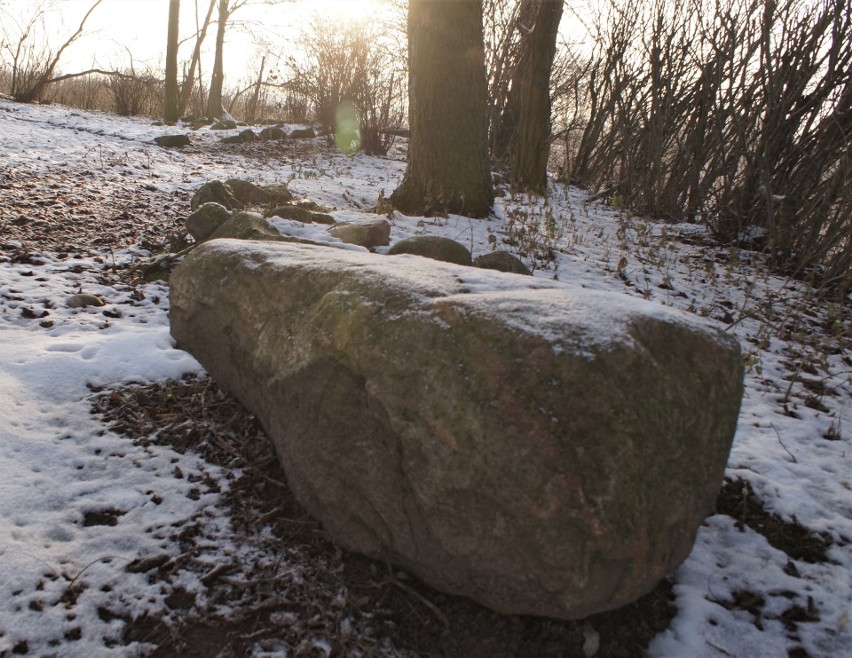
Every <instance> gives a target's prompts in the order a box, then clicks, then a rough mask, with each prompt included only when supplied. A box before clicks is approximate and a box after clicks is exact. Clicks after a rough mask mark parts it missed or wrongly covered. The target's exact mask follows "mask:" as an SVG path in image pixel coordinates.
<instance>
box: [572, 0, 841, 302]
mask: <svg viewBox="0 0 852 658" xmlns="http://www.w3.org/2000/svg"><path fill="white" fill-rule="evenodd" d="M588 27H589V28H590V33H591V35H592V42H593V48H592V50H591V54H588V55H586V56H583V57H580V56H578V57H576V58H575V59H574V68H573V75H568V76H564V77H563V84H562V88H561V89H559V90H558V99H559V107H560V118H561V119H562V120H563V128H564V130H563V132H562V133H561V136H562V139H563V145H564V152H565V162H564V173H565V175H566V177H567V178H568V179H570V180H571V181H572V182H574V183H577V184H579V185H581V186H584V187H589V188H594V189H598V190H602V191H606V193H607V194H608V195H609V196H610V198H611V199H613V200H615V201H616V202H617V203H618V204H620V205H622V207H624V208H626V209H629V210H631V211H632V212H635V213H637V214H641V215H646V216H651V217H664V218H669V219H671V220H690V221H700V222H705V223H707V224H708V225H709V226H710V227H712V229H713V230H714V231H715V232H716V234H717V235H718V236H719V237H720V238H722V239H725V240H732V241H733V240H743V239H751V240H752V241H757V240H760V241H762V243H763V246H765V247H766V248H767V250H768V251H769V253H771V254H772V258H773V260H774V262H775V265H776V266H778V267H779V268H781V269H784V270H787V271H789V272H791V273H796V274H812V275H818V276H819V281H820V283H821V284H826V285H830V286H831V287H832V288H833V289H837V288H839V289H840V290H841V291H842V292H844V293H845V292H848V290H849V288H850V284H852V245H850V230H852V160H850V141H852V5H850V3H849V1H848V0H778V1H776V0H706V1H705V0H690V1H689V2H683V3H669V2H665V1H663V0H634V2H631V3H621V2H618V1H617V0H609V4H608V6H607V8H606V9H605V11H604V12H603V13H602V14H599V15H598V16H597V18H596V19H595V20H594V22H593V23H592V24H591V25H589V26H588ZM587 52H588V51H587Z"/></svg>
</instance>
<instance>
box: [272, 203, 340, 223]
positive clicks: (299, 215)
mask: <svg viewBox="0 0 852 658" xmlns="http://www.w3.org/2000/svg"><path fill="white" fill-rule="evenodd" d="M264 216H266V217H280V218H281V219H292V220H293V221H296V222H303V223H305V224H310V223H311V211H310V210H305V209H304V208H299V207H298V206H279V207H277V208H272V209H270V210H267V211H266V212H265V213H264ZM332 223H333V222H332Z"/></svg>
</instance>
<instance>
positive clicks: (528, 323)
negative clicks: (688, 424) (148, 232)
mask: <svg viewBox="0 0 852 658" xmlns="http://www.w3.org/2000/svg"><path fill="white" fill-rule="evenodd" d="M214 249H215V250H217V251H221V252H228V253H230V254H232V255H238V256H239V257H241V258H243V260H244V262H245V264H246V267H247V268H249V269H257V268H259V267H273V268H281V269H288V268H300V269H304V270H306V271H309V270H316V271H320V272H326V273H327V272H328V271H329V263H330V262H334V263H335V265H336V266H337V267H340V268H341V270H342V271H346V272H348V273H350V274H351V272H353V271H357V273H358V276H361V277H371V278H378V279H381V280H383V281H385V282H386V284H387V283H389V284H390V285H392V286H394V287H397V288H398V289H399V293H400V294H402V295H411V296H412V297H420V298H421V299H422V298H426V299H428V300H433V303H435V304H441V305H451V306H452V305H454V302H459V303H460V304H463V306H464V309H465V310H464V312H466V313H471V312H472V313H476V312H477V310H481V311H482V312H483V313H485V314H488V315H492V314H494V313H495V312H497V313H499V314H500V315H501V316H502V317H503V318H504V320H505V321H506V322H507V323H508V324H510V325H513V326H515V327H517V328H518V329H520V330H523V331H527V332H529V333H532V334H536V335H538V336H540V337H542V338H543V339H544V340H546V341H547V342H548V343H550V344H551V346H552V349H554V350H557V351H562V350H564V351H567V352H569V353H574V354H576V355H577V356H581V357H582V356H588V357H589V358H591V357H592V356H593V351H594V350H606V349H609V348H610V347H612V346H617V345H624V344H631V343H632V342H633V339H632V337H631V332H630V329H631V328H632V327H633V326H634V320H635V319H636V318H637V317H639V316H641V317H642V318H645V319H646V320H647V319H659V320H660V321H664V322H672V323H676V324H679V325H681V326H684V327H686V328H690V329H692V330H694V331H698V332H701V333H703V334H705V335H707V336H709V337H712V338H714V339H715V340H716V342H718V343H719V344H725V345H731V344H733V343H736V339H735V338H734V337H732V336H731V335H729V334H727V333H725V332H724V331H722V330H721V329H719V328H717V327H716V326H715V325H712V324H711V323H709V322H708V321H706V320H704V319H702V318H699V317H696V316H694V315H691V314H688V313H685V312H682V311H678V310H675V309H669V308H665V307H662V306H659V305H657V304H653V303H650V302H646V301H645V300H641V299H632V298H629V297H624V296H622V295H613V294H611V293H610V294H607V293H602V292H596V291H590V290H587V289H585V288H580V287H577V286H572V285H571V284H569V283H564V282H560V281H548V280H541V279H530V278H527V277H518V276H515V275H513V274H507V273H504V272H497V271H495V270H488V269H479V268H474V267H465V266H462V265H455V264H452V263H446V262H442V261H436V260H432V259H427V258H424V259H408V260H407V261H406V262H405V267H401V266H400V261H399V260H397V259H394V258H387V257H385V256H380V255H376V254H371V253H368V252H365V251H363V250H357V251H350V250H342V249H334V248H333V247H326V246H319V245H318V246H308V247H306V246H301V245H298V244H289V243H281V242H276V243H265V242H255V241H239V240H228V239H224V240H216V241H215V242H208V243H205V244H203V245H201V246H199V247H198V248H197V249H195V250H194V252H193V253H192V254H190V256H189V258H203V257H204V255H205V254H206V253H209V250H214ZM533 300H534V301H533ZM542 308H544V309H546V310H545V312H542ZM566 321H570V323H571V324H572V325H573V326H574V327H575V328H577V329H578V332H577V333H574V334H571V335H566V334H565V332H564V327H565V324H566Z"/></svg>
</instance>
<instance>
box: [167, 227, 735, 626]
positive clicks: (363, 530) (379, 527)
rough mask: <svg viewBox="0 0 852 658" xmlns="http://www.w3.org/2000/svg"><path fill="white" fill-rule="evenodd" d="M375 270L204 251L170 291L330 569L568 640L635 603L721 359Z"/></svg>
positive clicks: (421, 267) (663, 547)
mask: <svg viewBox="0 0 852 658" xmlns="http://www.w3.org/2000/svg"><path fill="white" fill-rule="evenodd" d="M394 261H395V259H386V258H384V259H383V258H382V257H379V256H372V255H369V254H364V253H356V252H347V251H341V250H333V249H329V248H325V247H302V246H297V245H289V244H280V243H279V244H265V243H244V242H234V241H227V240H217V241H214V242H208V243H205V244H204V245H202V246H200V247H199V248H197V249H196V250H194V251H193V252H192V253H191V254H190V255H189V256H188V257H187V259H186V260H185V261H184V263H182V264H181V265H180V266H179V267H178V268H177V270H176V271H175V272H174V274H173V276H172V279H171V322H172V335H173V336H174V337H175V339H176V340H177V341H178V343H179V344H180V345H181V346H182V347H183V348H185V349H188V350H189V351H190V352H191V353H192V354H193V355H194V356H195V357H196V358H198V359H199V361H200V362H201V363H202V365H204V367H205V368H206V369H207V370H208V372H210V374H211V375H212V376H213V377H214V378H215V379H216V380H217V381H219V382H220V383H221V384H222V385H223V386H225V387H226V388H227V389H229V390H230V391H231V392H232V393H234V394H235V395H236V396H237V397H238V398H239V399H240V400H241V401H242V402H243V403H244V404H245V405H246V406H247V408H248V409H249V410H251V411H252V412H253V413H254V414H256V415H257V416H258V418H259V419H260V420H261V422H262V423H263V425H264V427H265V429H266V430H267V432H268V433H269V435H270V437H271V438H272V440H273V442H274V443H275V446H276V450H277V452H278V456H279V459H280V461H281V463H282V466H283V468H284V471H285V473H286V476H287V479H288V482H289V484H290V486H291V488H292V490H293V492H294V494H295V495H296V497H297V498H298V499H299V501H300V502H301V503H302V504H303V505H304V506H305V508H306V509H307V510H308V511H309V512H310V513H311V514H313V515H314V516H316V517H317V518H318V519H319V520H320V521H321V522H322V523H323V524H324V526H325V527H326V529H327V530H328V532H329V533H330V535H331V536H332V538H333V539H334V540H335V541H336V542H338V543H339V544H340V545H341V546H343V547H344V548H347V549H350V550H354V551H358V552H361V553H364V554H367V555H369V556H371V557H374V558H378V559H387V560H389V561H391V562H393V563H395V564H397V565H399V566H401V567H402V568H405V569H408V570H409V571H410V572H411V573H413V574H415V575H417V576H418V577H420V578H421V579H423V580H424V581H425V582H427V583H429V584H431V585H433V586H434V587H436V588H438V589H441V590H443V591H446V592H450V593H453V594H460V595H464V596H469V597H471V598H473V599H475V600H478V601H480V602H481V603H483V604H485V605H488V606H490V607H492V608H493V609H495V610H497V611H500V612H505V613H514V614H534V615H544V616H552V617H559V618H566V619H575V618H581V617H585V616H587V615H590V614H594V613H596V612H601V611H604V610H608V609H612V608H616V607H620V606H622V605H625V604H627V603H630V602H631V601H633V600H635V599H637V598H638V597H639V596H641V595H643V594H645V593H646V592H648V591H650V590H651V589H653V587H654V586H655V585H656V584H657V582H658V581H659V580H661V579H662V578H663V577H664V576H665V575H666V574H667V573H669V572H670V571H671V570H673V569H674V568H676V567H677V566H678V565H679V564H680V563H681V562H682V560H683V559H685V558H686V556H687V555H688V553H689V551H690V550H691V548H692V544H693V542H694V538H695V533H696V531H697V528H698V526H699V525H700V523H701V521H702V520H703V518H704V516H705V515H706V514H707V513H709V512H710V511H711V510H712V507H713V503H714V499H715V496H716V493H717V491H718V488H719V485H720V483H721V480H722V475H723V471H724V467H725V463H726V461H727V456H728V452H729V449H730V445H731V441H732V438H733V434H734V430H735V427H736V420H737V415H738V410H739V403H740V399H741V396H742V378H743V369H742V361H741V357H740V354H739V348H738V345H737V343H736V341H735V339H733V338H731V337H730V336H728V335H727V334H725V333H723V332H721V331H719V330H717V329H715V328H712V327H710V326H708V325H706V324H705V323H702V322H700V321H699V320H698V319H695V318H692V317H691V316H686V315H684V314H678V313H674V312H670V311H667V310H665V309H661V308H659V307H656V306H653V305H650V304H645V303H643V302H638V301H636V300H631V299H629V298H625V297H623V296H621V295H603V294H600V293H597V294H595V293H587V292H585V291H578V290H574V289H570V288H567V287H565V286H560V285H558V284H548V283H547V282H541V281H536V282H535V283H534V284H533V283H530V284H525V283H519V284H518V285H517V288H516V289H515V290H511V291H503V292H496V293H495V292H491V293H488V294H476V293H464V292H463V291H464V289H465V287H466V286H467V285H468V283H466V278H469V274H470V273H471V270H469V269H466V268H464V267H458V266H453V265H448V264H445V263H439V262H433V261H424V262H423V263H422V264H418V268H417V271H416V272H415V273H412V272H408V271H406V270H405V269H404V268H401V267H399V265H394ZM396 262H397V263H398V262H399V261H396ZM427 264H428V265H427ZM473 272H476V274H475V277H476V280H477V281H481V280H482V277H483V276H485V275H487V274H486V273H485V272H483V271H482V270H474V271H473ZM492 276H495V277H504V278H501V279H499V281H501V282H503V283H504V284H505V282H506V281H507V279H506V278H505V275H500V274H496V273H495V274H494V275H492ZM511 281H513V282H514V281H518V282H524V281H525V279H522V278H520V277H518V278H517V279H516V278H512V279H511ZM270 291H276V292H275V294H271V293H270ZM563 302H564V303H563ZM545 311H546V312H547V313H549V314H550V315H549V316H542V315H541V314H542V312H545ZM536 313H538V316H537V315H536ZM537 317H538V318H541V317H545V319H543V320H540V321H539V320H536V319H535V318H537ZM602 326H605V327H606V331H601V327H602ZM258 382H262V383H263V384H262V385H260V386H259V385H258Z"/></svg>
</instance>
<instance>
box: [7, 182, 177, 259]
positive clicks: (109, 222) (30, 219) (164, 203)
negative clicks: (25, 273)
mask: <svg viewBox="0 0 852 658" xmlns="http://www.w3.org/2000/svg"><path fill="white" fill-rule="evenodd" d="M0 198H2V199H3V203H2V204H0V250H2V251H4V252H6V253H9V252H12V253H13V254H15V253H32V252H39V251H49V252H53V253H57V254H60V255H61V254H69V255H70V256H74V255H89V254H92V253H93V252H98V253H103V252H108V251H109V250H111V249H120V248H123V247H129V246H131V245H137V246H139V247H141V248H142V249H146V250H148V251H150V252H152V253H158V252H160V251H163V250H164V249H166V248H168V246H169V245H170V242H171V240H173V239H174V237H175V235H177V234H182V233H183V232H184V231H183V220H184V219H185V218H186V215H187V214H188V212H189V198H188V197H187V195H186V194H185V193H182V192H174V193H169V192H165V191H163V190H161V189H159V188H158V187H157V186H156V185H154V184H151V183H142V182H139V181H137V180H133V179H132V178H127V177H124V176H122V175H120V174H117V173H113V172H108V173H105V172H103V171H101V170H99V169H97V168H92V169H79V168H76V167H75V168H72V167H68V168H66V169H62V168H60V167H54V168H52V169H51V170H50V171H47V172H43V171H36V170H34V169H29V168H27V167H16V168H14V169H11V168H10V169H0Z"/></svg>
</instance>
